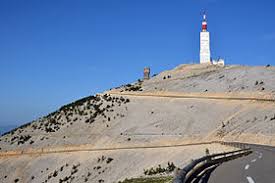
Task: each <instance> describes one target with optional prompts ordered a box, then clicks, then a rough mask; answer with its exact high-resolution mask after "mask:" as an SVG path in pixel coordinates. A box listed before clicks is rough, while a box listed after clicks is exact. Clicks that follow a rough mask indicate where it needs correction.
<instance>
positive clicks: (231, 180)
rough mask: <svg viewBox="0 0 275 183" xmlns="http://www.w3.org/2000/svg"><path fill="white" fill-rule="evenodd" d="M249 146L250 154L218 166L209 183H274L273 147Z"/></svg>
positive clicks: (274, 150) (274, 158)
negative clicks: (251, 151)
mask: <svg viewBox="0 0 275 183" xmlns="http://www.w3.org/2000/svg"><path fill="white" fill-rule="evenodd" d="M249 146H250V147H251V149H252V150H253V153H252V154H250V155H248V156H246V157H242V158H238V159H235V160H232V161H230V162H226V163H223V164H222V165H220V166H219V167H218V168H217V169H216V170H215V171H214V172H213V173H212V174H211V177H210V179H209V183H275V147H271V146H261V145H249Z"/></svg>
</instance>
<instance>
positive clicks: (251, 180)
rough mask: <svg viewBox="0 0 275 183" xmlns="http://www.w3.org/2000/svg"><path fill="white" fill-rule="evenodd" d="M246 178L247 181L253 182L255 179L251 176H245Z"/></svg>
mask: <svg viewBox="0 0 275 183" xmlns="http://www.w3.org/2000/svg"><path fill="white" fill-rule="evenodd" d="M246 179H247V181H248V182H249V183H255V181H254V180H253V179H252V178H251V177H246Z"/></svg>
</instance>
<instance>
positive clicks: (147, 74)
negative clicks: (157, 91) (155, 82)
mask: <svg viewBox="0 0 275 183" xmlns="http://www.w3.org/2000/svg"><path fill="white" fill-rule="evenodd" d="M148 79H150V67H145V68H144V69H143V80H148Z"/></svg>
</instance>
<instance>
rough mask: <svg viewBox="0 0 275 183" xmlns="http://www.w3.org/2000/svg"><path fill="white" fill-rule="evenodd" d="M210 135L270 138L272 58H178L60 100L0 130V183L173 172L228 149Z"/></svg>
mask: <svg viewBox="0 0 275 183" xmlns="http://www.w3.org/2000/svg"><path fill="white" fill-rule="evenodd" d="M218 141H230V142H231V141H234V142H245V143H256V144H266V145H275V67H272V66H269V65H267V66H254V67H250V66H239V65H232V66H218V65H207V64H200V65H196V64H194V65H180V66H178V67H176V68H174V69H172V70H167V71H164V72H161V73H159V74H157V75H154V76H152V77H151V78H150V79H148V78H147V79H146V80H142V79H139V80H138V81H136V82H134V83H130V84H125V85H123V86H120V87H117V88H113V89H110V90H108V91H105V92H103V93H100V94H97V95H95V96H88V97H85V98H82V99H80V100H77V101H75V102H72V103H70V104H66V105H64V106H62V107H60V108H59V109H58V110H56V111H55V112H53V113H51V114H49V115H47V116H44V117H41V118H39V119H36V120H34V121H32V122H30V123H27V124H25V125H22V126H20V127H18V128H15V129H13V130H11V131H10V132H8V133H5V134H3V135H2V136H1V138H0V148H1V150H0V165H1V166H0V182H39V183H41V182H43V183H46V182H98V183H103V182H119V181H124V180H125V179H126V178H128V179H131V178H140V177H152V176H163V175H167V176H172V175H173V172H174V169H176V168H177V167H180V168H181V167H183V166H184V165H186V164H187V163H188V162H190V160H191V159H194V158H198V157H201V156H203V155H205V150H206V149H207V150H209V152H210V153H218V152H224V151H230V150H234V149H235V147H231V146H225V145H222V144H220V143H218ZM168 179H169V178H168ZM169 180H170V179H169ZM169 180H166V181H168V182H169Z"/></svg>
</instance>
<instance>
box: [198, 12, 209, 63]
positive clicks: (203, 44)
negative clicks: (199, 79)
mask: <svg viewBox="0 0 275 183" xmlns="http://www.w3.org/2000/svg"><path fill="white" fill-rule="evenodd" d="M200 63H201V64H204V63H209V64H210V63H211V59H210V34H209V32H208V31H207V20H206V14H205V13H204V14H203V21H202V30H201V32H200Z"/></svg>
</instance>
